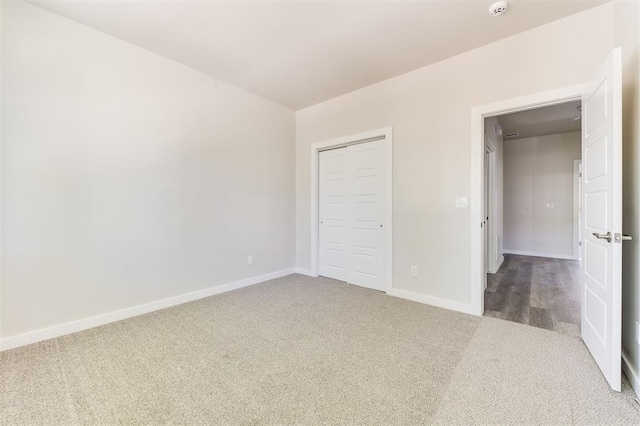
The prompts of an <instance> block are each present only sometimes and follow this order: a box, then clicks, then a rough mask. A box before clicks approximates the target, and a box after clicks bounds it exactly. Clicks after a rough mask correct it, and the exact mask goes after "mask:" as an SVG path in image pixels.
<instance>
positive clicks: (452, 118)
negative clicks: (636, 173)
mask: <svg viewBox="0 0 640 426" xmlns="http://www.w3.org/2000/svg"><path fill="white" fill-rule="evenodd" d="M612 11H613V7H612V5H611V4H610V3H607V4H604V5H602V6H599V7H596V8H593V9H590V10H587V11H585V12H582V13H579V14H576V15H572V16H569V17H567V18H564V19H562V20H559V21H556V22H552V23H550V24H547V25H544V26H541V27H538V28H535V29H532V30H529V31H526V32H524V33H521V34H518V35H515V36H512V37H509V38H506V39H503V40H501V41H498V42H496V43H493V44H490V45H487V46H484V47H481V48H479V49H475V50H473V51H470V52H467V53H464V54H461V55H458V56H456V57H453V58H450V59H447V60H445V61H442V62H439V63H436V64H433V65H431V66H428V67H425V68H421V69H419V70H416V71H413V72H410V73H408V74H405V75H402V76H399V77H396V78H393V79H390V80H386V81H383V82H381V83H378V84H375V85H373V86H369V87H366V88H363V89H361V90H357V91H355V92H352V93H349V94H346V95H344V96H341V97H338V98H335V99H332V100H329V101H326V102H323V103H320V104H318V105H315V106H312V107H309V108H306V109H303V110H301V111H298V112H297V113H296V205H297V215H296V226H297V233H296V236H297V239H296V262H297V266H298V267H299V268H303V269H304V268H309V266H310V210H309V208H310V189H309V188H310V176H309V175H310V164H309V163H310V161H309V158H310V154H309V152H310V145H311V143H313V142H317V141H323V140H326V139H330V138H334V137H339V136H344V135H349V134H354V133H359V132H363V131H368V130H373V129H379V128H382V127H385V126H392V127H393V138H394V152H393V167H394V170H393V185H394V187H393V194H394V200H393V220H394V222H393V231H394V236H393V259H394V265H393V267H394V270H393V276H394V287H396V288H399V289H403V290H406V291H409V292H413V293H415V294H417V295H421V296H429V297H430V300H431V301H432V302H433V303H439V302H444V303H445V304H447V303H449V302H454V303H457V304H458V305H456V306H460V304H462V305H463V306H469V305H468V304H469V303H470V300H471V286H470V274H471V272H470V264H469V257H470V250H471V248H470V227H469V223H470V222H469V221H470V215H469V210H468V209H456V208H455V198H456V196H464V195H469V191H470V170H469V169H470V155H471V154H470V139H471V109H472V107H474V106H477V105H484V104H487V103H491V102H496V101H499V100H504V99H510V98H514V97H518V96H523V95H527V94H532V93H538V92H542V91H546V90H550V89H554V88H560V87H566V86H571V85H575V84H579V83H584V82H587V81H589V80H590V79H591V77H592V75H593V74H594V73H595V71H596V70H597V69H598V67H599V66H600V64H601V63H602V61H603V60H604V59H605V58H606V56H607V54H608V53H609V52H610V51H611V48H612V45H613V29H612ZM411 265H417V266H418V267H419V277H411V275H410V267H411ZM423 300H424V299H423ZM469 309H470V306H469Z"/></svg>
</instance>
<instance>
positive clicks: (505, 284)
mask: <svg viewBox="0 0 640 426" xmlns="http://www.w3.org/2000/svg"><path fill="white" fill-rule="evenodd" d="M579 276H580V265H579V264H578V262H577V261H575V260H561V259H549V258H544V257H530V256H516V255H505V257H504V263H503V264H502V266H501V267H500V269H499V270H498V272H497V273H495V274H488V277H487V289H486V290H485V293H484V306H485V315H487V316H491V317H495V318H501V319H505V320H508V321H514V322H519V323H522V324H529V325H532V326H534V327H540V328H546V329H548V330H554V331H557V332H560V333H564V334H570V335H574V336H579V335H580V280H579Z"/></svg>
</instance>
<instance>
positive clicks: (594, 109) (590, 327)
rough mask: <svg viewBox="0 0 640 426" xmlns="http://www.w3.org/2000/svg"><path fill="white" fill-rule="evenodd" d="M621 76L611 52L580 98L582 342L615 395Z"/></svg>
mask: <svg viewBox="0 0 640 426" xmlns="http://www.w3.org/2000/svg"><path fill="white" fill-rule="evenodd" d="M621 80H622V72H621V59H620V49H615V50H614V51H613V52H612V53H611V55H609V57H608V58H607V60H606V62H605V63H604V64H603V65H602V67H601V68H600V70H599V71H598V73H597V74H596V76H595V77H594V79H593V80H592V81H591V83H590V84H589V85H588V88H587V90H586V92H585V93H584V95H583V98H582V166H583V183H582V194H581V196H582V206H583V208H582V213H581V214H582V221H581V222H582V224H581V226H582V235H583V237H584V247H583V249H584V258H583V262H582V281H583V286H582V287H583V288H582V317H581V319H582V324H581V327H582V339H583V340H584V342H585V344H586V345H587V347H588V348H589V350H590V351H591V354H592V355H593V357H594V359H595V360H596V362H597V364H598V366H599V367H600V369H601V370H602V373H603V374H604V376H605V377H606V379H607V381H608V382H609V385H610V386H611V388H612V389H614V390H616V391H620V388H621V376H620V374H621V373H620V367H621V366H620V362H621V361H620V359H621V318H622V307H621V293H622V284H621V271H622V249H621V244H620V243H621V238H620V235H621V232H622V229H621V228H622V136H621V130H622V119H621V113H622V99H621V97H622V89H621V86H622V82H621Z"/></svg>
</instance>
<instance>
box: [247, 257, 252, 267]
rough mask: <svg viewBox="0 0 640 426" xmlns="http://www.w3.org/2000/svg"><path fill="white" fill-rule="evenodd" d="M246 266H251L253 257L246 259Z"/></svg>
mask: <svg viewBox="0 0 640 426" xmlns="http://www.w3.org/2000/svg"><path fill="white" fill-rule="evenodd" d="M247 265H253V256H249V257H247Z"/></svg>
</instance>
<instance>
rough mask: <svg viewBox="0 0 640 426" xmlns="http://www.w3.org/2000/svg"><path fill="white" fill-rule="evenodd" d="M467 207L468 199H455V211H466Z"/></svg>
mask: <svg viewBox="0 0 640 426" xmlns="http://www.w3.org/2000/svg"><path fill="white" fill-rule="evenodd" d="M468 207H469V198H467V197H456V209H466V208H468Z"/></svg>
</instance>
